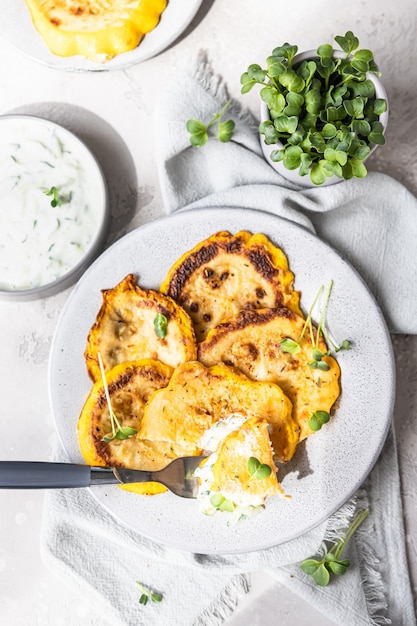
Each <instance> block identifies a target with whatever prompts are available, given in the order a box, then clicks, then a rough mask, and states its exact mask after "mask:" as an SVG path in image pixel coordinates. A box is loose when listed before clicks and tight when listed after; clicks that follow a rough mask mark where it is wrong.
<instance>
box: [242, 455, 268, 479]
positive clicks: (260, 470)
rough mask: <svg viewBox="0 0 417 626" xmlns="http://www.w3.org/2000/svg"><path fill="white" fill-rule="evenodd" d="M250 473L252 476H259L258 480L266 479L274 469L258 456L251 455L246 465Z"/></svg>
mask: <svg viewBox="0 0 417 626" xmlns="http://www.w3.org/2000/svg"><path fill="white" fill-rule="evenodd" d="M246 469H247V470H248V474H249V476H250V477H251V478H257V479H258V480H264V479H265V478H268V476H270V475H271V473H272V469H271V466H270V465H267V464H266V463H261V462H260V461H259V460H258V459H257V458H255V457H254V456H251V457H250V458H249V460H248V463H247V465H246Z"/></svg>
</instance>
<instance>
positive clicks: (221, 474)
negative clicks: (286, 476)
mask: <svg viewBox="0 0 417 626" xmlns="http://www.w3.org/2000/svg"><path fill="white" fill-rule="evenodd" d="M216 455H217V459H216V461H215V462H214V464H213V466H212V473H213V483H212V485H211V487H210V492H211V493H213V492H214V493H216V492H217V493H220V494H221V495H222V496H224V497H225V498H227V499H229V500H231V501H232V502H233V503H234V504H235V505H237V506H245V505H247V504H248V503H250V504H252V505H254V506H258V505H260V504H263V503H264V502H265V500H266V498H267V497H269V496H273V495H276V494H280V495H282V494H283V489H282V487H281V485H280V484H279V482H278V478H277V468H276V466H275V464H274V458H273V450H272V446H271V440H270V437H269V430H268V422H267V421H266V420H265V419H263V418H261V417H257V416H255V417H251V418H249V419H248V420H246V421H245V422H244V423H243V425H242V426H241V427H240V428H239V429H237V430H234V431H232V432H231V433H229V434H228V435H227V436H226V437H225V438H224V439H223V440H222V441H221V442H220V444H219V446H218V448H217V449H216ZM250 457H254V458H255V459H257V460H258V461H259V463H260V464H265V465H268V466H269V467H270V468H271V473H270V475H269V476H267V477H265V478H262V479H258V478H255V477H252V476H251V475H250V474H249V472H248V460H249V458H250Z"/></svg>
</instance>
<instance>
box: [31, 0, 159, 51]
mask: <svg viewBox="0 0 417 626" xmlns="http://www.w3.org/2000/svg"><path fill="white" fill-rule="evenodd" d="M25 2H26V5H27V7H28V9H29V11H30V15H31V17H32V21H33V24H34V26H35V28H36V29H37V31H38V32H39V34H40V35H41V36H42V38H43V39H44V41H45V43H46V45H47V46H48V48H49V49H50V51H51V52H52V53H53V54H56V55H58V56H62V57H69V56H73V55H77V54H80V55H82V56H84V57H86V58H88V59H90V60H91V61H96V62H103V61H107V60H109V59H111V58H112V57H114V56H116V55H117V54H121V53H123V52H128V51H129V50H133V49H134V48H136V47H137V46H138V45H139V44H140V42H141V40H142V39H143V37H144V35H145V34H146V33H148V32H150V31H151V30H153V29H154V28H155V27H156V26H157V25H158V22H159V20H160V17H161V14H162V12H163V11H164V10H165V8H166V5H167V0H106V2H102V1H101V0H77V1H75V2H74V0H25Z"/></svg>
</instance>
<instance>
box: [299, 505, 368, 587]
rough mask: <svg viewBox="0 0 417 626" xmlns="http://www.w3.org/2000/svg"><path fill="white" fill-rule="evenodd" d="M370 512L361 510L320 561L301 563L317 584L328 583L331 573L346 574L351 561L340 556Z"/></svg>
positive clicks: (311, 560)
mask: <svg viewBox="0 0 417 626" xmlns="http://www.w3.org/2000/svg"><path fill="white" fill-rule="evenodd" d="M368 513H369V511H366V510H362V511H359V513H358V514H357V515H356V517H355V518H354V520H353V521H352V523H351V524H350V526H349V527H348V529H347V531H346V533H345V534H344V535H343V537H341V539H339V541H337V543H335V544H334V545H333V546H332V547H331V548H330V550H328V551H326V553H325V555H324V557H323V558H322V559H321V560H320V561H319V560H318V559H313V558H309V559H306V560H305V561H303V562H302V563H300V567H301V569H302V570H303V572H305V573H306V574H308V575H309V576H311V578H312V579H313V580H314V582H315V583H316V584H317V585H320V587H325V586H326V585H328V584H329V582H330V575H331V574H335V575H336V576H341V575H342V574H345V572H346V571H347V569H348V567H349V565H350V562H349V559H341V558H340V557H341V555H342V552H343V550H344V549H345V547H346V545H347V543H348V541H349V540H350V538H351V537H352V535H353V533H354V532H355V531H356V529H357V528H359V526H360V525H361V524H362V522H363V520H364V519H365V518H366V516H367V515H368Z"/></svg>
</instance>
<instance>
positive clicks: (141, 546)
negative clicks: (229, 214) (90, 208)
mask: <svg viewBox="0 0 417 626" xmlns="http://www.w3.org/2000/svg"><path fill="white" fill-rule="evenodd" d="M227 97H228V95H227V90H226V87H225V85H224V84H223V83H222V80H221V79H220V78H219V77H216V76H215V75H214V74H213V73H212V71H211V69H210V67H209V65H208V63H207V60H206V58H205V57H204V54H201V55H200V56H199V58H198V60H197V63H196V65H195V66H194V67H193V68H192V71H190V68H187V71H184V74H183V76H180V75H179V72H176V79H175V82H173V83H172V85H171V86H168V88H167V90H166V93H165V94H164V95H163V97H162V98H161V101H160V102H159V105H158V109H159V110H161V111H163V112H164V115H159V116H158V119H159V120H161V119H163V120H164V125H163V127H161V126H159V127H158V129H159V137H158V145H157V157H158V158H157V161H158V168H159V176H160V182H161V189H162V193H163V197H164V201H165V204H166V208H167V210H168V211H175V210H178V209H188V208H197V207H222V206H223V207H242V208H245V207H246V208H252V209H253V208H254V209H262V210H267V211H271V212H274V213H276V214H277V215H280V216H283V217H286V218H288V219H292V220H293V221H295V222H298V223H301V224H303V225H304V226H306V227H308V228H310V229H312V230H315V231H316V232H317V233H318V234H319V236H321V237H322V238H323V239H326V240H328V241H329V242H330V243H331V244H332V245H333V246H334V247H335V248H336V249H338V250H339V251H340V252H341V253H343V254H344V255H345V256H346V257H347V258H348V259H349V260H350V261H351V262H352V263H353V265H355V266H356V268H357V269H358V270H359V271H360V272H361V274H362V275H363V277H364V278H365V279H366V281H367V282H368V284H369V285H370V287H371V288H372V290H373V293H374V295H375V296H376V297H377V299H378V301H379V303H380V305H381V307H382V309H383V311H384V313H385V316H386V319H387V321H388V323H389V326H390V328H391V330H392V331H393V332H401V333H404V332H406V333H416V332H417V320H416V318H415V310H416V307H412V306H410V299H411V298H413V297H414V298H415V297H416V294H417V270H416V264H415V263H414V260H413V254H414V241H415V239H416V235H417V201H416V199H415V198H414V197H413V196H411V195H410V194H409V193H408V192H407V190H406V189H405V188H404V187H402V186H401V185H400V184H399V183H397V182H396V181H394V180H392V179H391V178H389V177H387V176H383V175H380V174H370V175H369V176H368V177H367V178H366V179H365V180H363V181H350V182H346V183H345V182H344V183H341V184H338V185H335V186H332V187H327V188H322V189H319V188H318V189H313V190H307V191H306V190H303V191H300V190H298V189H297V188H296V187H295V186H294V185H291V184H288V183H286V182H285V180H284V179H283V178H282V177H280V176H279V175H278V174H276V173H275V172H274V171H273V170H272V168H271V167H270V166H269V165H268V164H267V163H266V162H265V160H264V158H263V156H262V152H261V149H260V145H259V137H258V134H257V130H256V126H257V125H256V123H255V120H254V119H253V117H252V116H251V114H250V113H249V112H248V111H245V110H243V109H242V108H241V106H240V105H239V104H238V103H236V102H233V103H232V105H231V107H230V109H229V113H230V116H232V117H233V118H234V120H235V122H236V133H235V135H234V138H233V141H231V142H230V143H228V144H220V143H219V142H218V141H217V140H215V139H213V140H210V141H209V142H208V144H207V145H206V146H205V147H204V148H201V149H196V148H192V147H191V146H190V144H189V142H188V137H187V134H186V132H185V123H186V120H187V119H188V118H190V117H195V118H198V119H202V120H209V119H210V118H211V116H212V115H213V113H215V112H217V111H218V110H220V108H221V107H222V105H223V104H224V102H225V101H226V99H227ZM157 114H158V111H157ZM394 263H395V266H394ZM398 267H400V268H401V272H399V271H398ZM407 303H408V304H407ZM413 309H414V311H413ZM57 458H59V459H61V460H65V457H64V455H63V453H62V452H59V453H57ZM364 507H369V509H370V515H369V516H368V518H367V519H366V520H365V522H364V523H363V524H362V526H361V527H360V529H359V530H358V531H357V533H356V535H355V536H354V539H353V540H352V542H351V544H350V545H349V548H348V552H349V554H348V555H347V556H349V557H350V558H351V560H352V565H351V567H350V569H349V570H348V572H347V573H346V574H345V575H344V576H342V577H339V578H338V579H337V580H335V582H334V583H332V584H331V585H329V587H326V588H318V587H317V586H316V585H314V583H312V582H311V580H310V578H309V577H307V576H306V575H305V574H303V572H302V571H301V570H300V568H299V566H298V563H299V561H300V560H302V559H304V558H306V557H308V556H310V555H312V554H315V553H317V551H319V550H320V549H322V547H323V540H324V539H332V538H335V537H337V536H338V535H339V534H340V533H341V531H342V530H343V529H344V528H346V526H347V524H348V522H349V520H350V519H351V518H352V516H353V514H354V512H355V510H357V509H360V508H364ZM42 549H43V555H44V558H45V561H46V562H47V563H48V564H49V565H50V566H51V567H52V568H53V569H54V570H55V571H57V572H59V573H60V574H61V575H62V576H65V577H67V578H68V579H70V580H72V581H73V582H74V583H75V584H76V585H77V586H78V588H79V589H80V592H82V593H83V595H84V596H85V595H86V594H89V596H90V597H91V600H92V601H93V602H94V605H95V606H96V608H97V610H98V611H101V612H102V614H103V619H104V620H106V619H107V620H109V623H110V624H112V625H115V626H117V625H118V624H120V625H128V626H133V625H135V626H138V625H141V624H143V625H144V624H146V626H154V625H155V626H158V625H160V626H162V624H164V625H165V624H167V625H171V624H172V625H176V624H178V625H181V626H186V625H187V624H189V625H198V626H214V625H217V624H221V623H223V622H224V621H225V619H226V618H227V616H229V615H230V614H231V612H232V611H233V608H234V607H235V605H236V602H237V601H238V599H239V597H240V596H241V594H244V593H245V592H246V591H247V590H248V588H249V583H250V576H249V574H250V572H253V571H255V570H256V569H258V568H263V569H267V570H268V572H270V573H271V575H272V576H274V577H275V578H276V579H277V580H278V581H280V583H282V584H284V585H286V586H288V588H289V589H291V590H292V591H293V592H295V593H296V594H298V595H299V596H300V597H302V598H304V599H305V600H306V601H307V602H309V603H310V604H311V605H312V606H315V607H316V608H317V609H318V610H319V611H321V612H322V613H324V614H326V615H328V616H329V617H330V618H332V619H333V620H334V621H335V622H336V623H337V624H340V625H341V626H343V625H346V626H361V625H367V624H390V623H392V624H394V625H395V626H413V625H414V624H415V616H414V610H413V600H412V595H411V590H410V583H409V578H408V573H407V571H408V570H407V560H406V554H405V544H404V527H403V513H402V506H401V498H400V485H399V473H398V464H397V453H396V446H395V435H394V432H393V429H392V430H391V432H390V434H389V436H388V439H387V442H386V445H385V447H384V449H383V451H382V454H381V456H380V458H379V460H378V461H377V463H376V465H375V467H374V469H373V470H372V472H371V473H370V475H369V477H368V478H367V480H366V481H365V483H364V485H363V487H362V488H361V489H360V490H359V491H358V493H357V494H356V495H355V496H354V498H352V499H351V500H350V501H349V502H348V503H347V504H346V505H345V506H344V507H342V509H341V510H340V511H338V512H337V513H336V514H335V515H333V516H332V517H331V518H330V519H329V520H328V521H327V522H325V523H323V524H321V525H320V526H318V527H317V528H315V529H313V530H312V531H310V532H309V533H307V534H306V535H304V536H303V537H300V538H298V539H295V540H293V541H290V542H288V543H286V544H283V545H281V546H275V547H273V548H270V549H268V550H262V551H259V552H253V553H248V554H243V555H223V556H213V557H212V556H207V555H198V554H189V553H185V552H180V551H178V550H174V549H171V548H167V547H164V546H162V545H159V544H157V543H155V542H152V541H149V540H148V539H146V538H144V537H142V536H141V535H139V534H138V533H136V532H134V531H132V530H131V529H129V528H127V527H125V526H124V525H122V524H120V523H119V522H118V521H117V520H116V519H115V518H113V516H112V515H110V514H109V513H108V512H107V511H104V510H102V509H101V508H100V509H98V508H97V504H96V501H95V500H94V499H93V498H92V496H91V494H90V493H89V492H88V491H85V490H78V491H77V490H66V491H65V490H63V491H51V492H49V493H47V495H46V502H45V513H44V523H43V533H42ZM135 580H140V581H141V582H143V583H144V584H146V585H149V586H150V587H152V588H153V589H155V590H157V591H160V592H162V593H163V594H164V600H163V601H162V602H161V603H160V604H158V605H152V604H148V605H147V606H146V607H145V608H143V607H142V606H141V605H139V604H138V597H139V592H138V588H137V587H136V586H135V582H134V581H135ZM103 623H105V622H103Z"/></svg>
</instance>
